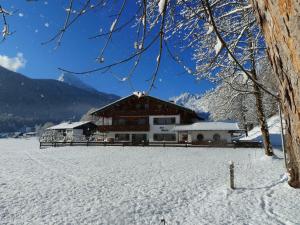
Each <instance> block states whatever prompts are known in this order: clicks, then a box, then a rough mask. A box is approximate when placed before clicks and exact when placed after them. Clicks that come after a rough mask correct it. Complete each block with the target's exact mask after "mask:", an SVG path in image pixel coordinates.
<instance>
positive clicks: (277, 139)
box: [242, 115, 300, 223]
mask: <svg viewBox="0 0 300 225" xmlns="http://www.w3.org/2000/svg"><path fill="white" fill-rule="evenodd" d="M267 123H268V127H269V133H270V140H271V143H272V145H273V146H281V145H282V142H281V124H280V117H279V115H275V116H272V117H270V118H269V119H268V120H267ZM242 140H254V141H261V142H262V136H261V131H260V126H256V127H254V128H253V129H252V130H250V131H249V133H248V137H245V138H242ZM299 223H300V222H299Z"/></svg>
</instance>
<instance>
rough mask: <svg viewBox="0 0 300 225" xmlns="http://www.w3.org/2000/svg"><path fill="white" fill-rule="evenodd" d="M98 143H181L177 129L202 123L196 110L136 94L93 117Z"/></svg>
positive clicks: (139, 93)
mask: <svg viewBox="0 0 300 225" xmlns="http://www.w3.org/2000/svg"><path fill="white" fill-rule="evenodd" d="M91 116H92V121H93V122H94V123H95V124H96V125H97V130H98V132H97V133H98V134H99V138H100V140H99V141H101V140H102V141H109V142H132V143H136V144H139V143H144V142H181V141H183V140H180V139H181V138H179V133H178V132H177V131H175V130H174V128H175V126H178V125H189V124H193V123H195V122H199V121H202V120H203V119H202V118H200V117H199V116H198V115H197V114H196V113H195V112H194V111H193V110H191V109H188V108H185V107H182V106H179V105H176V104H174V103H172V102H167V101H163V100H161V99H158V98H155V97H152V96H148V95H145V94H143V93H141V92H135V93H133V94H132V95H130V96H128V97H125V98H121V99H120V100H117V101H115V102H113V103H111V104H109V105H106V106H104V107H102V108H100V109H98V110H96V111H94V112H92V113H91Z"/></svg>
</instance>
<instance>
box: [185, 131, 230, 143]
mask: <svg viewBox="0 0 300 225" xmlns="http://www.w3.org/2000/svg"><path fill="white" fill-rule="evenodd" d="M198 134H202V135H203V137H204V139H203V140H204V141H213V136H214V135H215V134H219V135H220V136H221V141H226V142H231V141H232V140H231V134H230V133H229V132H228V131H189V141H198V140H197V135H198Z"/></svg>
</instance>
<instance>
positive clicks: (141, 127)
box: [98, 124, 150, 132]
mask: <svg viewBox="0 0 300 225" xmlns="http://www.w3.org/2000/svg"><path fill="white" fill-rule="evenodd" d="M149 130H150V126H149V124H145V125H100V126H98V131H100V132H109V131H149Z"/></svg>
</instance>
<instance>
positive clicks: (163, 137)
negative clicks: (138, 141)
mask: <svg viewBox="0 0 300 225" xmlns="http://www.w3.org/2000/svg"><path fill="white" fill-rule="evenodd" d="M153 140H154V141H176V134H153Z"/></svg>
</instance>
